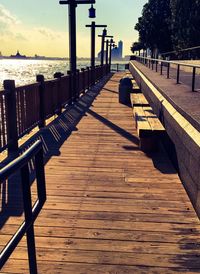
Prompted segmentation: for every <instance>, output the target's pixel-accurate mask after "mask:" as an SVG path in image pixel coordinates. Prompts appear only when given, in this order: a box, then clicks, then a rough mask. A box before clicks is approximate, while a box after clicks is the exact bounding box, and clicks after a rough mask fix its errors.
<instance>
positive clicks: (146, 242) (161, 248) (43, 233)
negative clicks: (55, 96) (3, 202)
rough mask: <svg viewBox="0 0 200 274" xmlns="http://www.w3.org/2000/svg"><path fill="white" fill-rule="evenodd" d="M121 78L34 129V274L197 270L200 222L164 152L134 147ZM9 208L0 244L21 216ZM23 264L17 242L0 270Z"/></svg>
mask: <svg viewBox="0 0 200 274" xmlns="http://www.w3.org/2000/svg"><path fill="white" fill-rule="evenodd" d="M122 76H123V73H116V74H115V75H114V76H113V77H112V78H111V79H110V80H109V81H108V83H107V84H106V85H105V86H104V88H102V90H101V92H100V94H99V95H98V96H97V97H96V95H97V94H98V89H95V90H93V91H90V92H88V94H86V95H85V96H84V97H82V99H81V100H80V101H79V102H78V103H77V104H76V105H75V106H74V107H73V108H72V109H70V110H69V111H68V112H67V113H64V114H63V115H62V117H61V118H59V119H57V121H56V122H55V123H53V124H52V125H51V126H50V127H49V128H48V130H47V129H46V130H44V131H43V132H42V133H41V136H40V138H41V139H43V141H44V144H45V150H46V151H45V152H46V153H47V154H46V155H47V161H48V162H47V164H46V183H47V197H48V200H47V202H46V204H45V207H44V209H43V210H42V212H41V214H40V216H39V218H38V220H37V222H36V225H35V234H36V246H37V258H38V269H39V271H38V272H39V273H40V274H41V273H45V274H59V273H62V274H68V273H71V274H76V273H79V274H87V273H92V274H97V273H99V274H105V273H107V274H108V273H109V274H117V273H118V274H122V273H128V274H129V273H148V274H149V273H159V274H160V273H165V274H166V273H176V272H177V273H178V272H179V273H197V272H200V236H199V235H200V234H199V232H200V222H199V220H198V218H197V217H196V214H195V212H194V210H193V208H192V206H191V203H190V201H189V199H188V197H187V195H186V193H185V190H184V188H183V186H182V184H181V182H180V180H179V177H178V175H177V173H176V172H175V170H174V169H173V167H172V165H171V164H170V161H169V160H168V158H167V156H166V154H165V153H164V152H163V151H161V152H158V153H154V154H152V155H146V154H144V153H143V152H141V151H140V150H139V149H138V138H137V133H136V128H135V122H134V119H133V117H132V109H131V108H129V107H126V106H124V105H120V104H119V103H118V93H117V91H118V82H119V80H120V79H121V77H122ZM95 97H96V98H95ZM93 100H94V101H93ZM92 101H93V103H92V105H91V107H90V108H88V104H90V103H91V102H92ZM81 117H82V119H81V120H80V118H81ZM79 120H80V121H79ZM78 121H79V122H78ZM74 125H75V126H74ZM71 131H72V134H71V135H69V132H71ZM33 190H34V187H33ZM33 192H34V191H33ZM12 195H13V196H12ZM12 195H11V197H16V196H17V195H16V193H12ZM13 204H14V203H13ZM13 204H12V206H14V205H13ZM12 206H11V207H12ZM18 209H19V210H18V211H17V212H13V214H12V216H8V214H7V217H5V218H4V222H3V221H1V236H0V240H1V246H3V244H4V243H5V242H6V241H7V240H8V239H9V237H10V236H9V235H11V234H12V231H13V230H15V229H16V227H17V225H18V223H19V222H20V220H21V219H22V217H23V216H21V215H22V210H20V205H19V203H18ZM14 213H15V214H14ZM0 216H1V215H0ZM1 219H2V218H1ZM26 258H27V255H26V242H25V240H23V241H22V242H21V243H20V246H19V247H18V248H17V249H16V251H15V252H14V253H13V255H12V257H11V259H10V260H9V261H8V262H7V264H6V265H5V267H4V269H3V270H2V273H20V274H22V273H24V274H25V273H28V264H27V260H26Z"/></svg>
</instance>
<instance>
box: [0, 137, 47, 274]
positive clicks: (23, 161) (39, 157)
mask: <svg viewBox="0 0 200 274" xmlns="http://www.w3.org/2000/svg"><path fill="white" fill-rule="evenodd" d="M33 159H34V163H35V175H36V182H37V193H38V198H37V200H36V202H35V203H34V205H33V207H32V201H31V184H30V172H29V162H30V161H31V160H33ZM19 170H20V176H21V184H22V193H23V205H24V215H25V220H24V222H23V223H22V224H21V226H20V227H19V228H18V230H17V231H16V233H15V234H14V235H13V236H12V238H11V240H10V241H9V242H8V243H7V245H6V246H5V247H4V249H3V250H2V252H1V253H0V269H1V268H2V267H3V265H4V264H5V263H6V261H7V260H8V259H9V257H10V255H11V254H12V252H13V251H14V250H15V248H16V247H17V245H18V244H19V242H20V241H21V239H22V237H23V236H24V235H25V234H26V238H27V247H28V258H29V269H30V273H31V274H37V262H36V249H35V237H34V226H33V225H34V221H35V220H36V218H37V216H38V214H39V212H40V211H41V209H42V207H43V205H44V203H45V201H46V187H45V173H44V163H43V149H42V142H41V141H36V142H35V144H34V145H32V146H31V147H30V148H29V149H28V150H27V151H26V152H25V153H23V154H22V155H21V156H19V157H18V158H17V159H15V160H13V161H12V162H10V163H9V164H8V165H7V166H5V167H4V168H2V169H1V170H0V182H1V183H2V182H4V181H5V180H7V179H8V178H9V177H10V176H11V175H12V174H14V173H15V172H17V171H19Z"/></svg>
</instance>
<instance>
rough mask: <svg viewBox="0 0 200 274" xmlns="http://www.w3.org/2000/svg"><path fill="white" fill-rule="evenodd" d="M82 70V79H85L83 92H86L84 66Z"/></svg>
mask: <svg viewBox="0 0 200 274" xmlns="http://www.w3.org/2000/svg"><path fill="white" fill-rule="evenodd" d="M81 72H82V80H83V83H82V84H83V93H85V90H86V86H85V69H84V68H82V69H81Z"/></svg>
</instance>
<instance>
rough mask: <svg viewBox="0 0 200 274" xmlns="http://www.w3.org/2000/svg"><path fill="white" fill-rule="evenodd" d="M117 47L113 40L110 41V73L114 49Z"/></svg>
mask: <svg viewBox="0 0 200 274" xmlns="http://www.w3.org/2000/svg"><path fill="white" fill-rule="evenodd" d="M114 45H115V42H114V41H113V39H112V38H111V39H110V43H109V46H110V53H109V71H110V70H111V59H112V47H113V46H114Z"/></svg>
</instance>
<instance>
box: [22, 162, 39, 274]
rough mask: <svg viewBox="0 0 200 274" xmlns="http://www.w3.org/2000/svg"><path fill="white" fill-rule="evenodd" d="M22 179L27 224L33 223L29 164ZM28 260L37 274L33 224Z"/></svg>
mask: <svg viewBox="0 0 200 274" xmlns="http://www.w3.org/2000/svg"><path fill="white" fill-rule="evenodd" d="M21 178H22V191H23V204H24V215H25V222H26V223H30V222H31V221H32V204H31V192H30V179H29V168H28V163H27V164H26V165H25V166H24V167H23V168H22V169H21ZM26 240H27V249H28V258H29V270H30V274H37V273H38V272H37V260H36V249H35V236H34V227H33V224H31V225H30V227H29V228H28V230H27V232H26Z"/></svg>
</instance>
